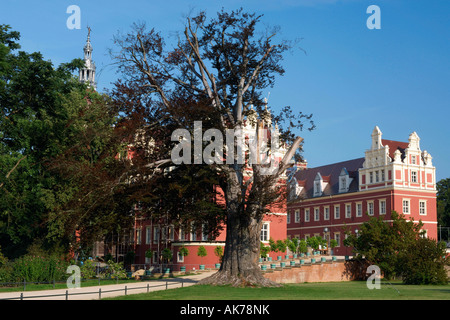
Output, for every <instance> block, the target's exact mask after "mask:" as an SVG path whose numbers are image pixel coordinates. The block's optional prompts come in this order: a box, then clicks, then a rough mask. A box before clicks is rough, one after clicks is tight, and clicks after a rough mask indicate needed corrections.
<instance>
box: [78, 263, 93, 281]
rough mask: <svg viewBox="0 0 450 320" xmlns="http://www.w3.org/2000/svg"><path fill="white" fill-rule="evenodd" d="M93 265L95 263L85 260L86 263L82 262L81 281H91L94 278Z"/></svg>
mask: <svg viewBox="0 0 450 320" xmlns="http://www.w3.org/2000/svg"><path fill="white" fill-rule="evenodd" d="M95 264H96V262H95V261H94V260H91V259H87V260H86V261H84V262H83V264H82V265H81V267H80V271H81V277H82V278H83V279H92V278H94V277H95V276H96V273H95V267H96V265H95Z"/></svg>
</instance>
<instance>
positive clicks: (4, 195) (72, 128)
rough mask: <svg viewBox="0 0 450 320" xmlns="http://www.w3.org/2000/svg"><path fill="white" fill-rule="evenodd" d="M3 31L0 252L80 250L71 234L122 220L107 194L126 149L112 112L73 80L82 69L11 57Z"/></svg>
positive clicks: (11, 37)
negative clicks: (119, 156)
mask: <svg viewBox="0 0 450 320" xmlns="http://www.w3.org/2000/svg"><path fill="white" fill-rule="evenodd" d="M9 29H10V28H9V27H8V26H0V65H1V66H2V68H0V244H1V246H2V249H3V250H4V252H5V253H6V254H7V255H8V256H9V257H12V258H14V257H18V256H20V255H22V254H24V253H25V252H26V250H27V248H28V247H29V246H30V245H31V244H32V243H38V244H39V245H41V246H43V247H44V248H46V249H49V250H53V249H55V248H56V247H61V248H62V250H66V251H67V249H68V248H70V247H72V248H74V247H75V246H78V245H80V244H81V243H76V237H75V235H76V233H75V231H76V230H78V231H80V230H81V231H84V230H89V231H90V232H85V233H84V234H85V235H87V234H89V235H92V236H93V237H94V236H95V235H96V234H98V233H99V232H102V231H103V230H104V229H105V228H106V227H107V226H108V225H111V224H118V223H120V220H118V217H119V218H121V217H128V216H129V213H128V212H127V214H119V213H120V212H123V211H124V210H118V209H120V208H121V207H120V205H119V203H124V197H120V196H118V195H116V196H115V198H114V199H115V201H111V199H112V197H111V194H112V192H110V190H111V187H112V186H114V185H115V184H114V183H113V182H114V181H117V180H118V177H120V175H121V174H122V172H123V171H124V170H125V168H126V166H127V163H126V162H124V161H122V162H121V161H116V160H115V155H116V154H117V153H118V152H119V151H120V148H122V149H123V148H124V147H126V146H123V143H122V141H121V140H122V139H121V136H120V135H119V134H118V133H117V131H119V130H116V129H115V127H114V124H115V123H116V119H117V112H116V109H114V108H115V106H114V105H113V104H111V103H110V100H109V99H108V98H107V97H106V96H105V95H101V94H99V93H97V92H95V91H93V90H90V89H89V88H87V87H86V86H85V85H83V84H80V83H79V81H78V79H77V78H76V77H75V76H74V74H73V73H74V72H75V71H76V70H77V69H78V68H80V67H81V66H82V65H83V61H82V60H80V59H75V60H73V61H72V62H70V63H67V64H61V65H60V66H58V67H55V66H54V65H53V64H52V62H51V61H49V60H46V59H44V57H43V56H42V54H40V53H38V52H34V53H27V52H24V51H19V50H18V49H19V48H20V45H19V43H18V42H17V41H18V40H19V33H18V32H16V31H9ZM108 191H109V192H108ZM116 194H119V193H118V192H116ZM96 204H97V205H96ZM98 204H102V206H99V205H98ZM128 211H129V210H128ZM122 220H125V219H122ZM128 220H129V219H128ZM84 239H85V240H86V242H87V241H88V240H90V239H92V238H89V237H83V240H84Z"/></svg>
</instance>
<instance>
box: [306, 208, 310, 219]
mask: <svg viewBox="0 0 450 320" xmlns="http://www.w3.org/2000/svg"><path fill="white" fill-rule="evenodd" d="M309 214H310V212H309V208H308V209H305V222H309Z"/></svg>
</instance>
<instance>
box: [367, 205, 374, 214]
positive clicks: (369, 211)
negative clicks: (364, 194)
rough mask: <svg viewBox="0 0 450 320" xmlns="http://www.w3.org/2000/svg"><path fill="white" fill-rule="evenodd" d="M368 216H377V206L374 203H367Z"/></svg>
mask: <svg viewBox="0 0 450 320" xmlns="http://www.w3.org/2000/svg"><path fill="white" fill-rule="evenodd" d="M367 214H368V215H369V216H373V215H374V214H375V205H374V202H373V201H367Z"/></svg>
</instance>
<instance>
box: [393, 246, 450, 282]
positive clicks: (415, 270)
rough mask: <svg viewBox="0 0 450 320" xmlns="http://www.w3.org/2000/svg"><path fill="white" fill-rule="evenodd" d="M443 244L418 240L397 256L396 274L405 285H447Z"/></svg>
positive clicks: (447, 261)
mask: <svg viewBox="0 0 450 320" xmlns="http://www.w3.org/2000/svg"><path fill="white" fill-rule="evenodd" d="M445 254H446V244H445V242H436V241H435V240H433V239H429V238H419V239H417V241H415V243H414V244H411V245H409V246H408V247H407V248H406V250H405V251H403V252H401V253H400V254H399V258H398V264H399V269H400V270H399V271H398V273H399V274H400V275H401V276H402V279H403V282H404V283H405V284H447V282H448V280H449V279H448V277H447V271H446V270H445V265H448V264H449V259H448V258H447V259H445Z"/></svg>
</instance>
